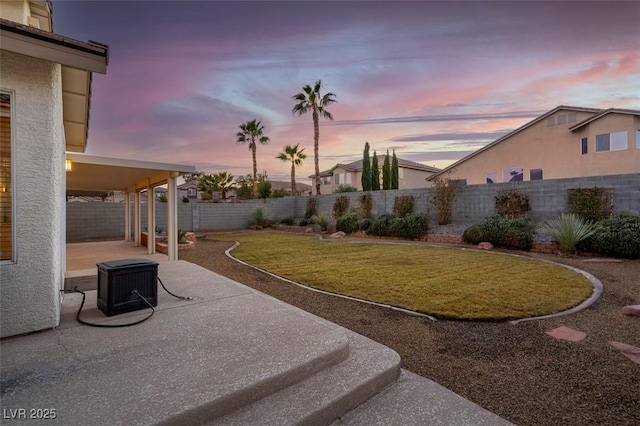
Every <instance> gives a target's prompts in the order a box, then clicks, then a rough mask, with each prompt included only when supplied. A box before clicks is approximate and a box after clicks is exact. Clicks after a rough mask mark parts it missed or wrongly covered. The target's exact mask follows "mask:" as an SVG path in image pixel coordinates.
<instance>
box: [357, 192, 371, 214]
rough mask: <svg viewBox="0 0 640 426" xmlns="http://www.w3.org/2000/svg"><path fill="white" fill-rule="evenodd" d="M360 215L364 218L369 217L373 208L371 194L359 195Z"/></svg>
mask: <svg viewBox="0 0 640 426" xmlns="http://www.w3.org/2000/svg"><path fill="white" fill-rule="evenodd" d="M359 202H360V216H361V217H362V218H364V219H370V218H371V211H372V210H373V197H372V196H371V194H369V193H368V192H367V193H364V194H362V195H361V196H360V199H359Z"/></svg>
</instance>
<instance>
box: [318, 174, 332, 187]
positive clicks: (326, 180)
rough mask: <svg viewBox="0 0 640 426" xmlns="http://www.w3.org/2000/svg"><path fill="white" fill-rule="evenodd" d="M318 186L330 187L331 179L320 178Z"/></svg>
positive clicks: (327, 177)
mask: <svg viewBox="0 0 640 426" xmlns="http://www.w3.org/2000/svg"><path fill="white" fill-rule="evenodd" d="M320 184H321V185H330V184H331V177H329V176H326V177H323V178H320Z"/></svg>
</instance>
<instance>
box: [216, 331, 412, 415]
mask: <svg viewBox="0 0 640 426" xmlns="http://www.w3.org/2000/svg"><path fill="white" fill-rule="evenodd" d="M345 332H346V333H348V335H349V347H350V350H351V351H350V356H349V358H348V359H347V360H345V361H344V362H342V363H341V364H339V365H336V366H334V367H332V368H329V369H326V370H323V371H320V372H318V373H316V374H314V375H313V376H311V377H309V378H307V379H306V380H304V381H301V382H300V383H298V384H296V385H294V386H290V387H288V388H286V389H284V390H281V391H280V392H277V393H274V394H272V395H270V396H268V397H266V398H263V399H261V400H259V401H257V402H255V403H253V404H251V405H248V406H246V407H243V408H242V409H240V410H236V411H235V412H233V413H230V414H228V415H226V416H224V417H222V418H218V419H215V420H213V421H212V422H210V423H208V424H210V425H266V424H269V425H291V424H299V425H327V424H330V423H331V422H333V421H335V420H336V419H337V418H339V417H340V416H342V415H343V414H345V413H347V412H348V411H350V410H352V409H354V408H356V407H357V406H359V405H360V404H362V403H364V402H365V401H367V400H368V399H370V398H371V397H372V396H374V395H375V394H377V393H378V392H380V391H381V390H383V389H384V388H386V387H387V386H389V385H391V384H392V383H394V382H395V381H396V380H397V378H398V376H399V374H400V371H401V370H400V357H399V356H398V354H397V353H396V352H395V351H393V350H391V349H389V348H387V347H386V346H383V345H380V344H378V343H376V342H374V341H372V340H370V339H368V338H366V337H364V336H361V335H359V334H356V333H353V332H350V331H348V330H345Z"/></svg>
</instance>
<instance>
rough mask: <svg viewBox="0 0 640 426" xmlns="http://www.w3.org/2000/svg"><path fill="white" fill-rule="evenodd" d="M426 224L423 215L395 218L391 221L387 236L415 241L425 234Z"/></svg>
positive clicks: (426, 220)
mask: <svg viewBox="0 0 640 426" xmlns="http://www.w3.org/2000/svg"><path fill="white" fill-rule="evenodd" d="M428 223H429V221H428V218H427V215H426V214H424V213H418V214H409V215H406V216H396V217H394V218H393V219H392V220H391V223H390V226H389V234H390V235H391V236H393V237H400V238H405V239H409V240H413V239H417V238H420V237H422V236H424V235H426V234H427V231H428Z"/></svg>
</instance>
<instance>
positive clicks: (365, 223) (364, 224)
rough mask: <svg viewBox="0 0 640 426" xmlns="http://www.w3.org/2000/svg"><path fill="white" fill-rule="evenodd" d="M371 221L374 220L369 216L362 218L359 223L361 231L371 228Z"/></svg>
mask: <svg viewBox="0 0 640 426" xmlns="http://www.w3.org/2000/svg"><path fill="white" fill-rule="evenodd" d="M371 222H372V220H371V218H368V217H367V218H364V219H362V220H361V221H360V224H359V225H360V230H361V231H368V230H369V228H371Z"/></svg>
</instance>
